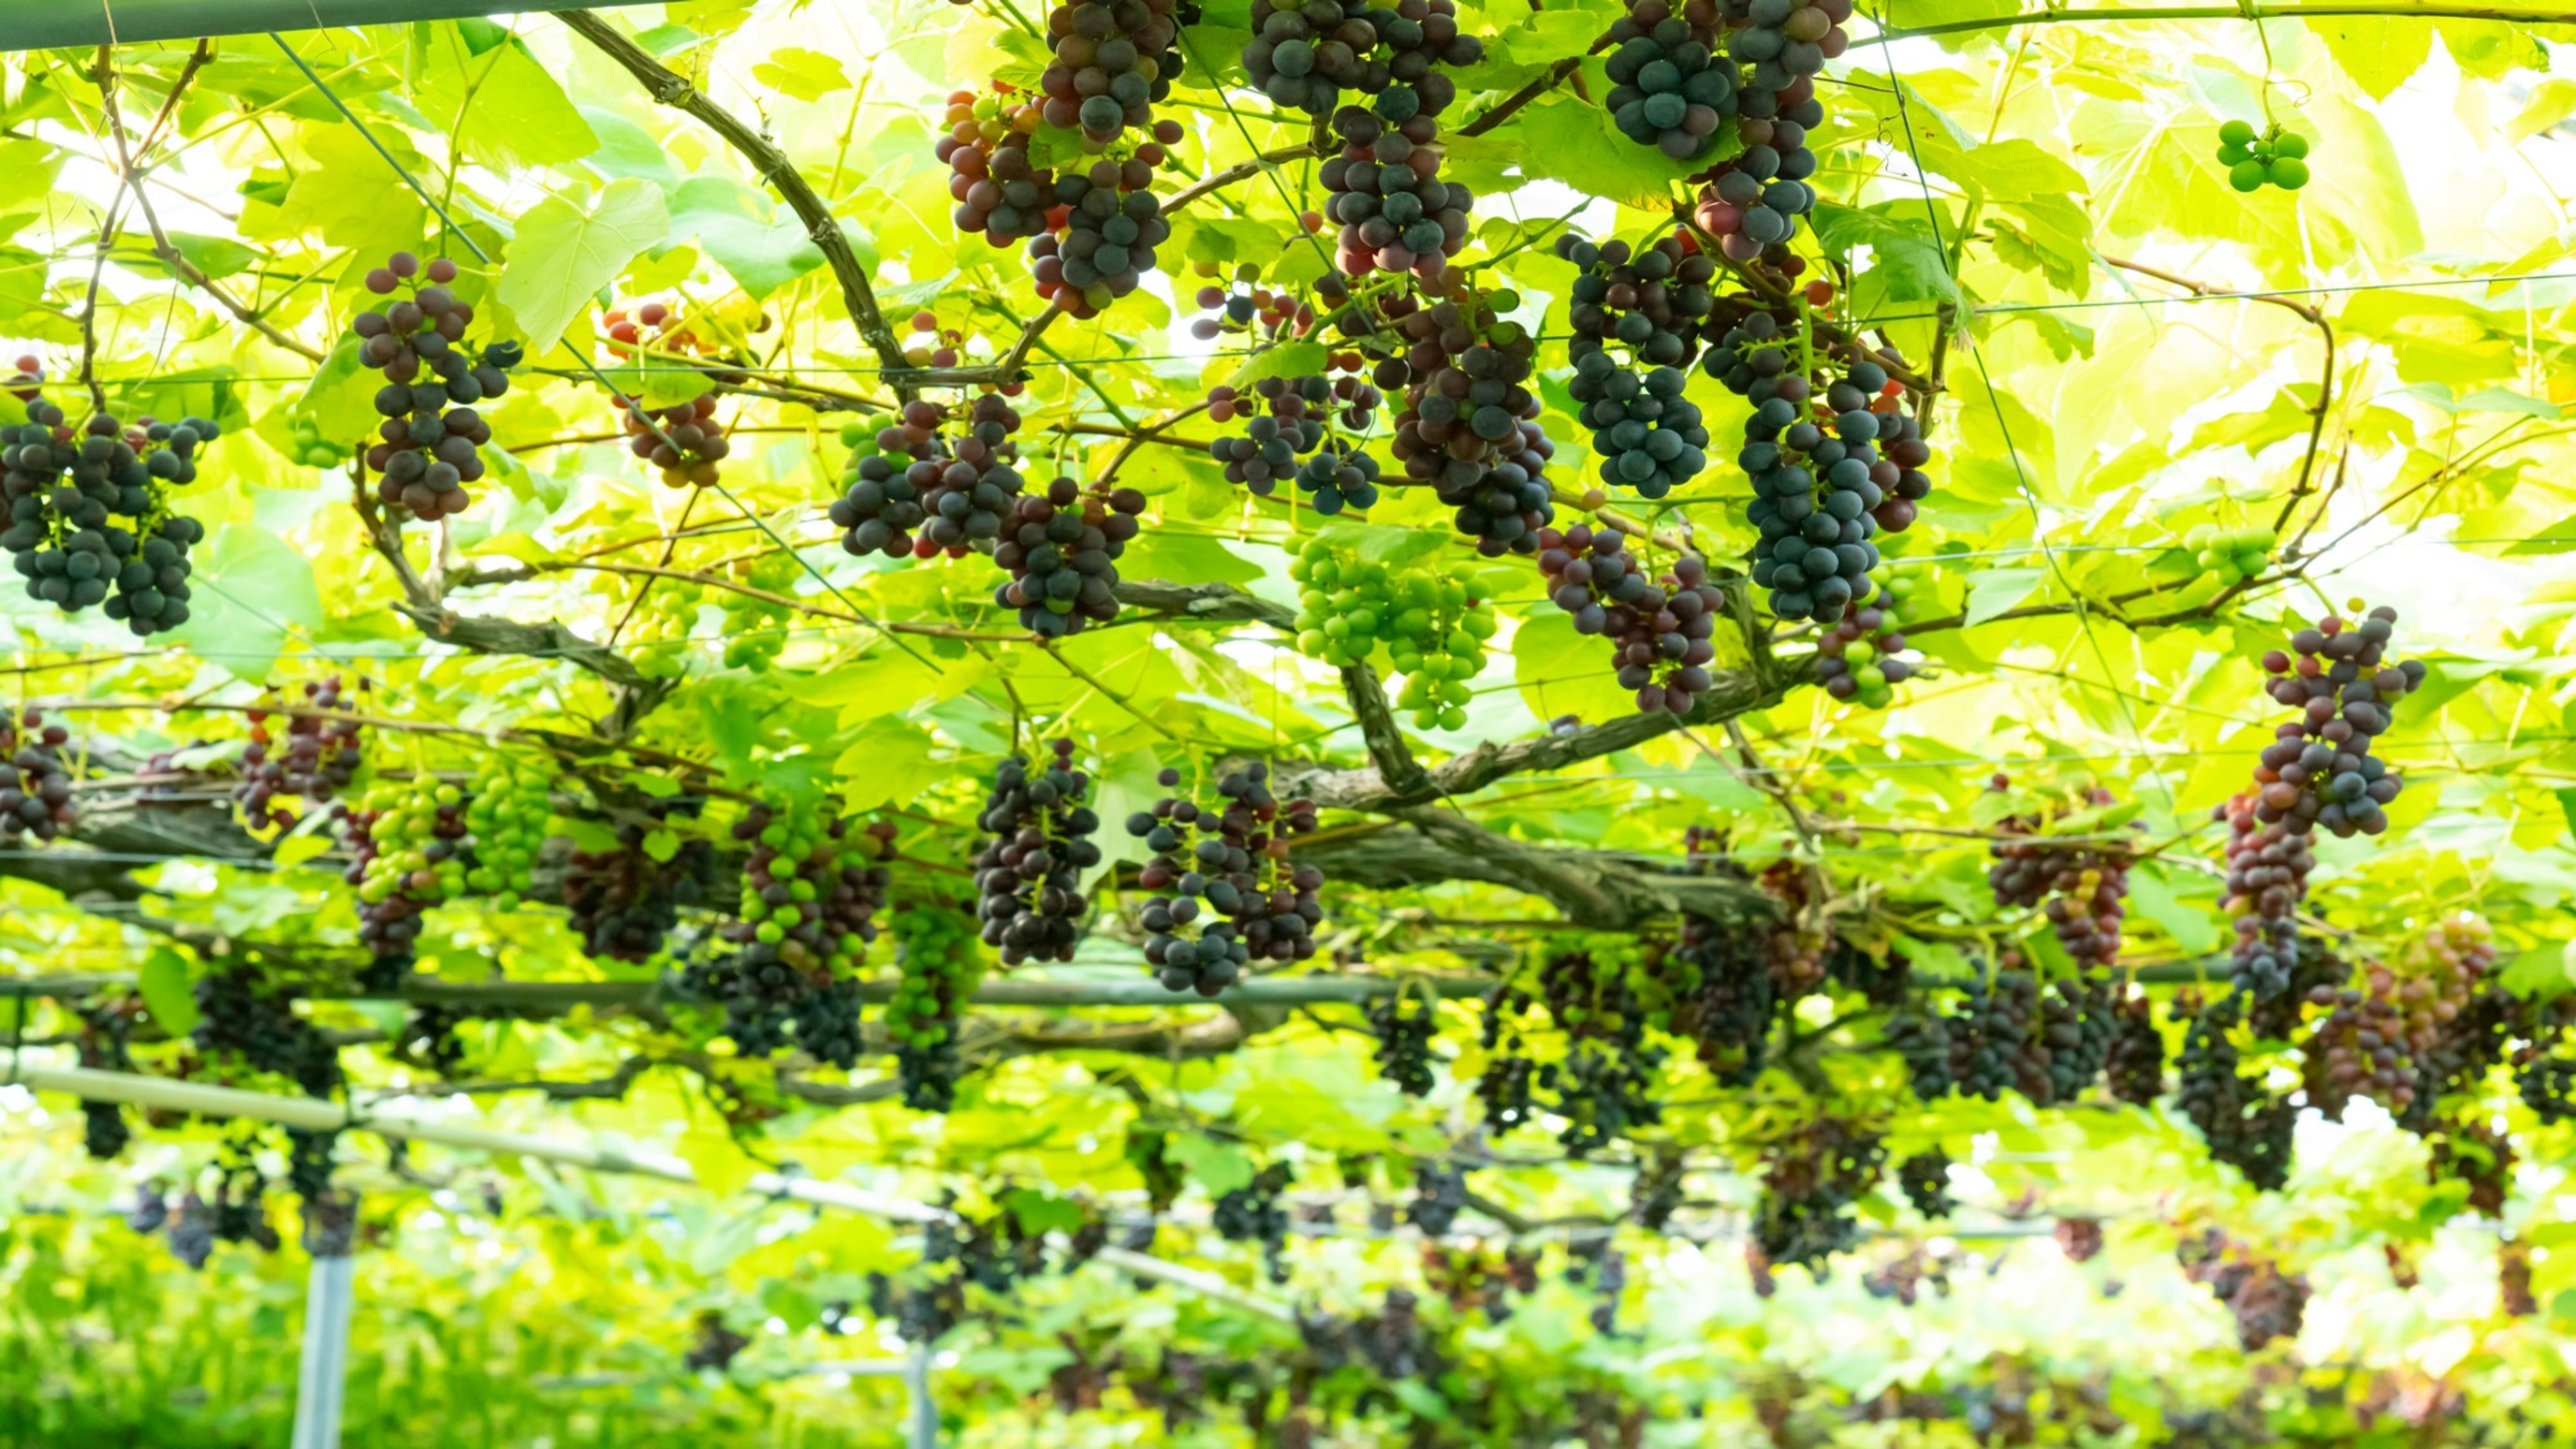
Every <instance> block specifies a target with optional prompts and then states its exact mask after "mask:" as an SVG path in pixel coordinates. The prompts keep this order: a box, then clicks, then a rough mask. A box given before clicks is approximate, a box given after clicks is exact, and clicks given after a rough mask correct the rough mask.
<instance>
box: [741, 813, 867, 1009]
mask: <svg viewBox="0 0 2576 1449" xmlns="http://www.w3.org/2000/svg"><path fill="white" fill-rule="evenodd" d="M746 826H748V827H750V828H749V829H746V828H745V827H746ZM890 833H891V831H890V828H889V827H884V826H871V827H869V828H868V829H866V830H862V831H857V832H855V833H854V832H852V831H850V830H849V829H848V827H847V825H846V824H845V823H844V822H842V821H840V820H837V819H834V820H826V819H825V818H824V814H823V810H822V808H821V805H820V804H819V803H818V802H816V801H814V800H810V799H801V798H800V799H789V800H787V801H785V802H784V803H783V804H777V805H762V806H757V807H755V808H754V810H753V812H752V813H751V814H750V815H747V816H746V817H745V818H744V819H743V820H742V821H740V822H737V823H736V824H735V826H734V838H735V839H737V840H747V841H749V842H751V844H752V851H751V855H750V858H749V859H748V860H747V861H746V862H745V865H744V869H743V874H742V909H741V910H740V911H739V912H738V915H739V917H740V921H741V934H742V936H743V937H745V938H747V939H748V940H749V941H750V942H751V943H752V944H754V945H759V946H770V947H778V948H781V949H780V950H779V951H778V955H779V956H780V957H781V958H782V959H785V960H786V961H787V962H788V964H789V965H791V966H795V967H797V968H799V969H804V968H807V967H811V966H815V965H819V966H821V967H822V968H823V969H824V970H825V971H827V972H829V973H831V974H832V975H834V976H846V975H848V974H850V973H851V972H853V971H856V970H857V969H858V967H859V961H860V958H861V956H862V955H863V954H864V953H865V952H866V950H867V944H868V938H869V937H870V936H873V935H874V934H875V929H874V926H873V924H872V923H871V918H872V917H873V916H874V915H875V914H876V904H877V901H878V900H880V899H881V898H882V895H883V891H884V886H885V882H884V880H883V878H882V876H881V875H878V874H877V863H878V862H879V861H880V860H882V859H884V857H885V854H886V851H887V837H888V835H889V834H890ZM809 925H813V926H818V927H819V930H816V931H804V930H801V929H800V928H802V927H805V926H809ZM791 937H792V938H793V939H791Z"/></svg>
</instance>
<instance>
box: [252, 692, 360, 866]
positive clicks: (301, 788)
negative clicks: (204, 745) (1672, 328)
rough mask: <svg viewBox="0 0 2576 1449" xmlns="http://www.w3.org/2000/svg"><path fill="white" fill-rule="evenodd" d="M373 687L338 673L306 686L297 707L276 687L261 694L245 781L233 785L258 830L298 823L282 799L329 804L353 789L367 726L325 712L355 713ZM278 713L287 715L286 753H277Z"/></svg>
mask: <svg viewBox="0 0 2576 1449" xmlns="http://www.w3.org/2000/svg"><path fill="white" fill-rule="evenodd" d="M373 688H374V685H373V684H371V683H370V682H369V681H367V680H365V679H360V680H359V681H358V682H357V687H356V688H355V689H354V690H352V689H349V688H347V687H346V686H344V685H343V684H342V683H341V680H340V676H339V675H336V674H334V675H332V676H331V677H329V678H328V679H323V680H319V681H316V682H314V683H309V684H307V685H305V686H304V707H303V708H302V709H298V710H292V711H290V710H288V709H287V708H286V705H285V701H284V700H283V699H282V698H281V697H280V696H279V694H278V692H277V690H275V689H274V688H272V689H270V690H269V691H268V692H267V693H265V694H263V695H261V696H260V698H259V702H258V703H257V704H256V705H255V706H253V708H252V709H251V711H250V715H249V719H250V743H249V744H247V745H245V746H244V747H243V748H242V757H241V781H240V783H239V784H237V785H235V786H234V787H233V800H234V801H235V802H236V803H237V804H239V805H240V807H241V812H242V818H243V820H244V821H245V822H247V823H248V824H249V825H250V826H251V827H252V828H254V829H259V828H265V827H275V828H278V829H283V828H285V827H286V826H289V825H292V824H294V823H295V819H296V816H295V813H294V812H292V811H290V810H288V809H287V808H286V807H285V806H283V805H281V804H279V803H278V802H279V801H281V800H290V799H291V800H297V801H300V802H302V803H303V804H304V805H307V806H313V805H327V804H330V803H331V801H332V798H333V797H334V796H336V795H337V794H339V792H341V791H342V790H345V789H347V788H349V784H350V782H351V781H353V780H355V779H357V778H358V767H359V765H360V764H362V763H363V758H362V753H361V750H360V746H359V731H360V728H361V726H360V725H359V723H358V722H357V721H356V720H352V719H324V718H322V717H321V716H322V715H324V714H338V713H342V712H346V711H353V710H354V709H355V708H356V706H357V705H358V704H359V703H360V702H362V697H363V696H364V695H366V694H367V693H368V692H370V691H371V690H372V689H373ZM272 714H285V715H286V717H287V720H286V748H285V751H284V753H283V754H282V755H281V754H279V753H277V743H278V742H277V737H276V735H275V733H274V732H273V731H271V730H270V728H269V716H271V715H272Z"/></svg>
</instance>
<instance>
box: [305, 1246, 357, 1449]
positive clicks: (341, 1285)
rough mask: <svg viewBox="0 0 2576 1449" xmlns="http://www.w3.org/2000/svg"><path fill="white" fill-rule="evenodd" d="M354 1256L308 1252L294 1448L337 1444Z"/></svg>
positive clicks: (322, 1448)
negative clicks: (309, 1270)
mask: <svg viewBox="0 0 2576 1449" xmlns="http://www.w3.org/2000/svg"><path fill="white" fill-rule="evenodd" d="M356 1296H357V1260H356V1259H354V1258H352V1257H350V1256H349V1255H348V1254H347V1253H345V1252H344V1253H336V1254H324V1253H316V1254H314V1255H313V1272H312V1275H311V1277H309V1278H308V1279H307V1280H306V1282H305V1289H304V1360H303V1363H302V1365H301V1367H300V1370H299V1371H298V1373H297V1375H296V1384H295V1446H294V1449H340V1400H341V1395H342V1393H343V1391H344V1390H345V1389H346V1388H347V1386H348V1372H349V1317H350V1314H351V1312H352V1310H353V1308H354V1306H355V1300H356Z"/></svg>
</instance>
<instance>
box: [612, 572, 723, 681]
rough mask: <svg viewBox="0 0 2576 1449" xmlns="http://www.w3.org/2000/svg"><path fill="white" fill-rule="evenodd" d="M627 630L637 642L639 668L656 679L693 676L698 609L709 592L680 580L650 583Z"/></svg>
mask: <svg viewBox="0 0 2576 1449" xmlns="http://www.w3.org/2000/svg"><path fill="white" fill-rule="evenodd" d="M648 582H649V583H651V584H652V587H651V588H649V589H647V590H645V591H644V593H643V595H642V597H641V598H639V599H638V600H637V602H636V605H635V617H634V619H633V620H631V621H630V622H629V623H628V624H627V626H626V632H627V637H629V638H631V639H633V640H634V641H635V667H636V668H637V669H639V670H641V671H643V673H644V674H645V675H646V676H647V677H648V678H653V679H677V678H679V677H681V676H682V675H685V674H687V673H688V672H689V636H690V635H691V634H692V633H693V632H694V631H695V630H696V629H697V626H698V606H699V605H700V604H703V603H705V602H706V591H705V590H704V589H701V588H699V587H698V586H697V585H695V584H684V583H681V582H679V581H678V580H676V579H652V580H648Z"/></svg>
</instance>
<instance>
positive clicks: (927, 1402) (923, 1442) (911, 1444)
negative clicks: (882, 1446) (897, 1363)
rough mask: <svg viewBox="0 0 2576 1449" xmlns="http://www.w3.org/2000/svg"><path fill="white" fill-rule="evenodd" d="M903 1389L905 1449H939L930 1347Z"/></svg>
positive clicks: (907, 1366)
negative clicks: (906, 1408)
mask: <svg viewBox="0 0 2576 1449" xmlns="http://www.w3.org/2000/svg"><path fill="white" fill-rule="evenodd" d="M903 1387H904V1392H905V1397H906V1398H907V1399H908V1400H909V1402H910V1404H911V1418H912V1422H911V1423H910V1424H909V1425H907V1426H906V1428H905V1436H904V1445H905V1449H939V1404H938V1403H937V1401H935V1400H933V1399H932V1398H931V1397H930V1345H929V1344H926V1343H917V1344H914V1345H913V1347H912V1356H911V1357H910V1358H908V1359H906V1360H905V1361H904V1365H903ZM297 1449H302V1446H300V1445H299V1446H297Z"/></svg>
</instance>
